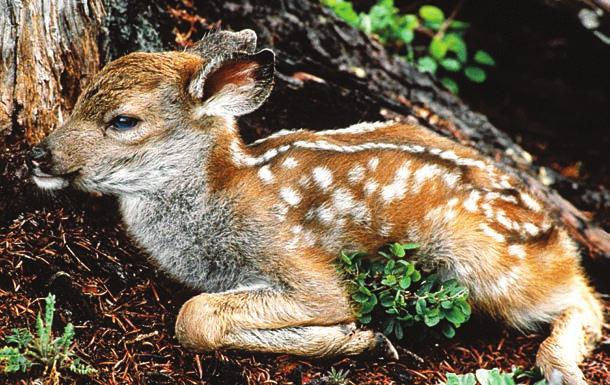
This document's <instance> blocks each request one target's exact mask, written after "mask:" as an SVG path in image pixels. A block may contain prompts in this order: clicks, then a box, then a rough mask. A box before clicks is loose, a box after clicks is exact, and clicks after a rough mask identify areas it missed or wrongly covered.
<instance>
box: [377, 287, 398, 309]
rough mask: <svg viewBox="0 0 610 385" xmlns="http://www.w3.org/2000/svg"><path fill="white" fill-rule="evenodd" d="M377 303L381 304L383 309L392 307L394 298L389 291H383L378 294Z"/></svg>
mask: <svg viewBox="0 0 610 385" xmlns="http://www.w3.org/2000/svg"><path fill="white" fill-rule="evenodd" d="M379 302H381V306H383V307H392V306H394V296H393V295H392V293H390V291H384V292H382V293H381V294H379Z"/></svg>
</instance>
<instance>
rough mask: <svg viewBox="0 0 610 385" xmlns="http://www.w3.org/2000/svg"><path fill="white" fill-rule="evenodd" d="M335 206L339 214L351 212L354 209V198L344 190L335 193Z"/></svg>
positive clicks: (337, 190) (339, 189)
mask: <svg viewBox="0 0 610 385" xmlns="http://www.w3.org/2000/svg"><path fill="white" fill-rule="evenodd" d="M332 199H333V205H334V206H335V209H337V211H338V212H340V213H341V212H345V211H349V210H351V209H352V207H354V196H353V195H352V194H351V193H350V192H349V191H347V190H346V189H344V188H338V189H336V190H335V191H333V198H332Z"/></svg>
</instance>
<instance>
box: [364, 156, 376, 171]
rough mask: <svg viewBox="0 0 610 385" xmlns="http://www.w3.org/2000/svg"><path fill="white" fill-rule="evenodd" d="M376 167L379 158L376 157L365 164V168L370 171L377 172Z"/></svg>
mask: <svg viewBox="0 0 610 385" xmlns="http://www.w3.org/2000/svg"><path fill="white" fill-rule="evenodd" d="M378 165H379V158H377V157H374V158H371V159H369V161H368V163H367V166H368V168H369V170H371V171H375V170H377V166H378Z"/></svg>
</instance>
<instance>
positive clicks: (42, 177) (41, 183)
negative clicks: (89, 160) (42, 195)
mask: <svg viewBox="0 0 610 385" xmlns="http://www.w3.org/2000/svg"><path fill="white" fill-rule="evenodd" d="M79 172H80V169H79V170H75V171H71V172H68V173H65V174H61V175H51V174H47V173H46V172H43V171H41V170H40V169H34V170H33V171H32V180H33V181H34V183H36V186H38V187H39V188H41V189H44V190H59V189H62V188H66V187H68V185H69V184H70V181H71V180H72V179H74V178H75V177H76V176H77V175H78V173H79Z"/></svg>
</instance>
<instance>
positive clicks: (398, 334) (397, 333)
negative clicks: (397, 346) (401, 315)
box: [394, 322, 404, 341]
mask: <svg viewBox="0 0 610 385" xmlns="http://www.w3.org/2000/svg"><path fill="white" fill-rule="evenodd" d="M394 335H395V336H396V339H397V340H399V341H400V340H402V337H404V331H403V329H402V325H401V324H400V322H396V323H395V324H394Z"/></svg>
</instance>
